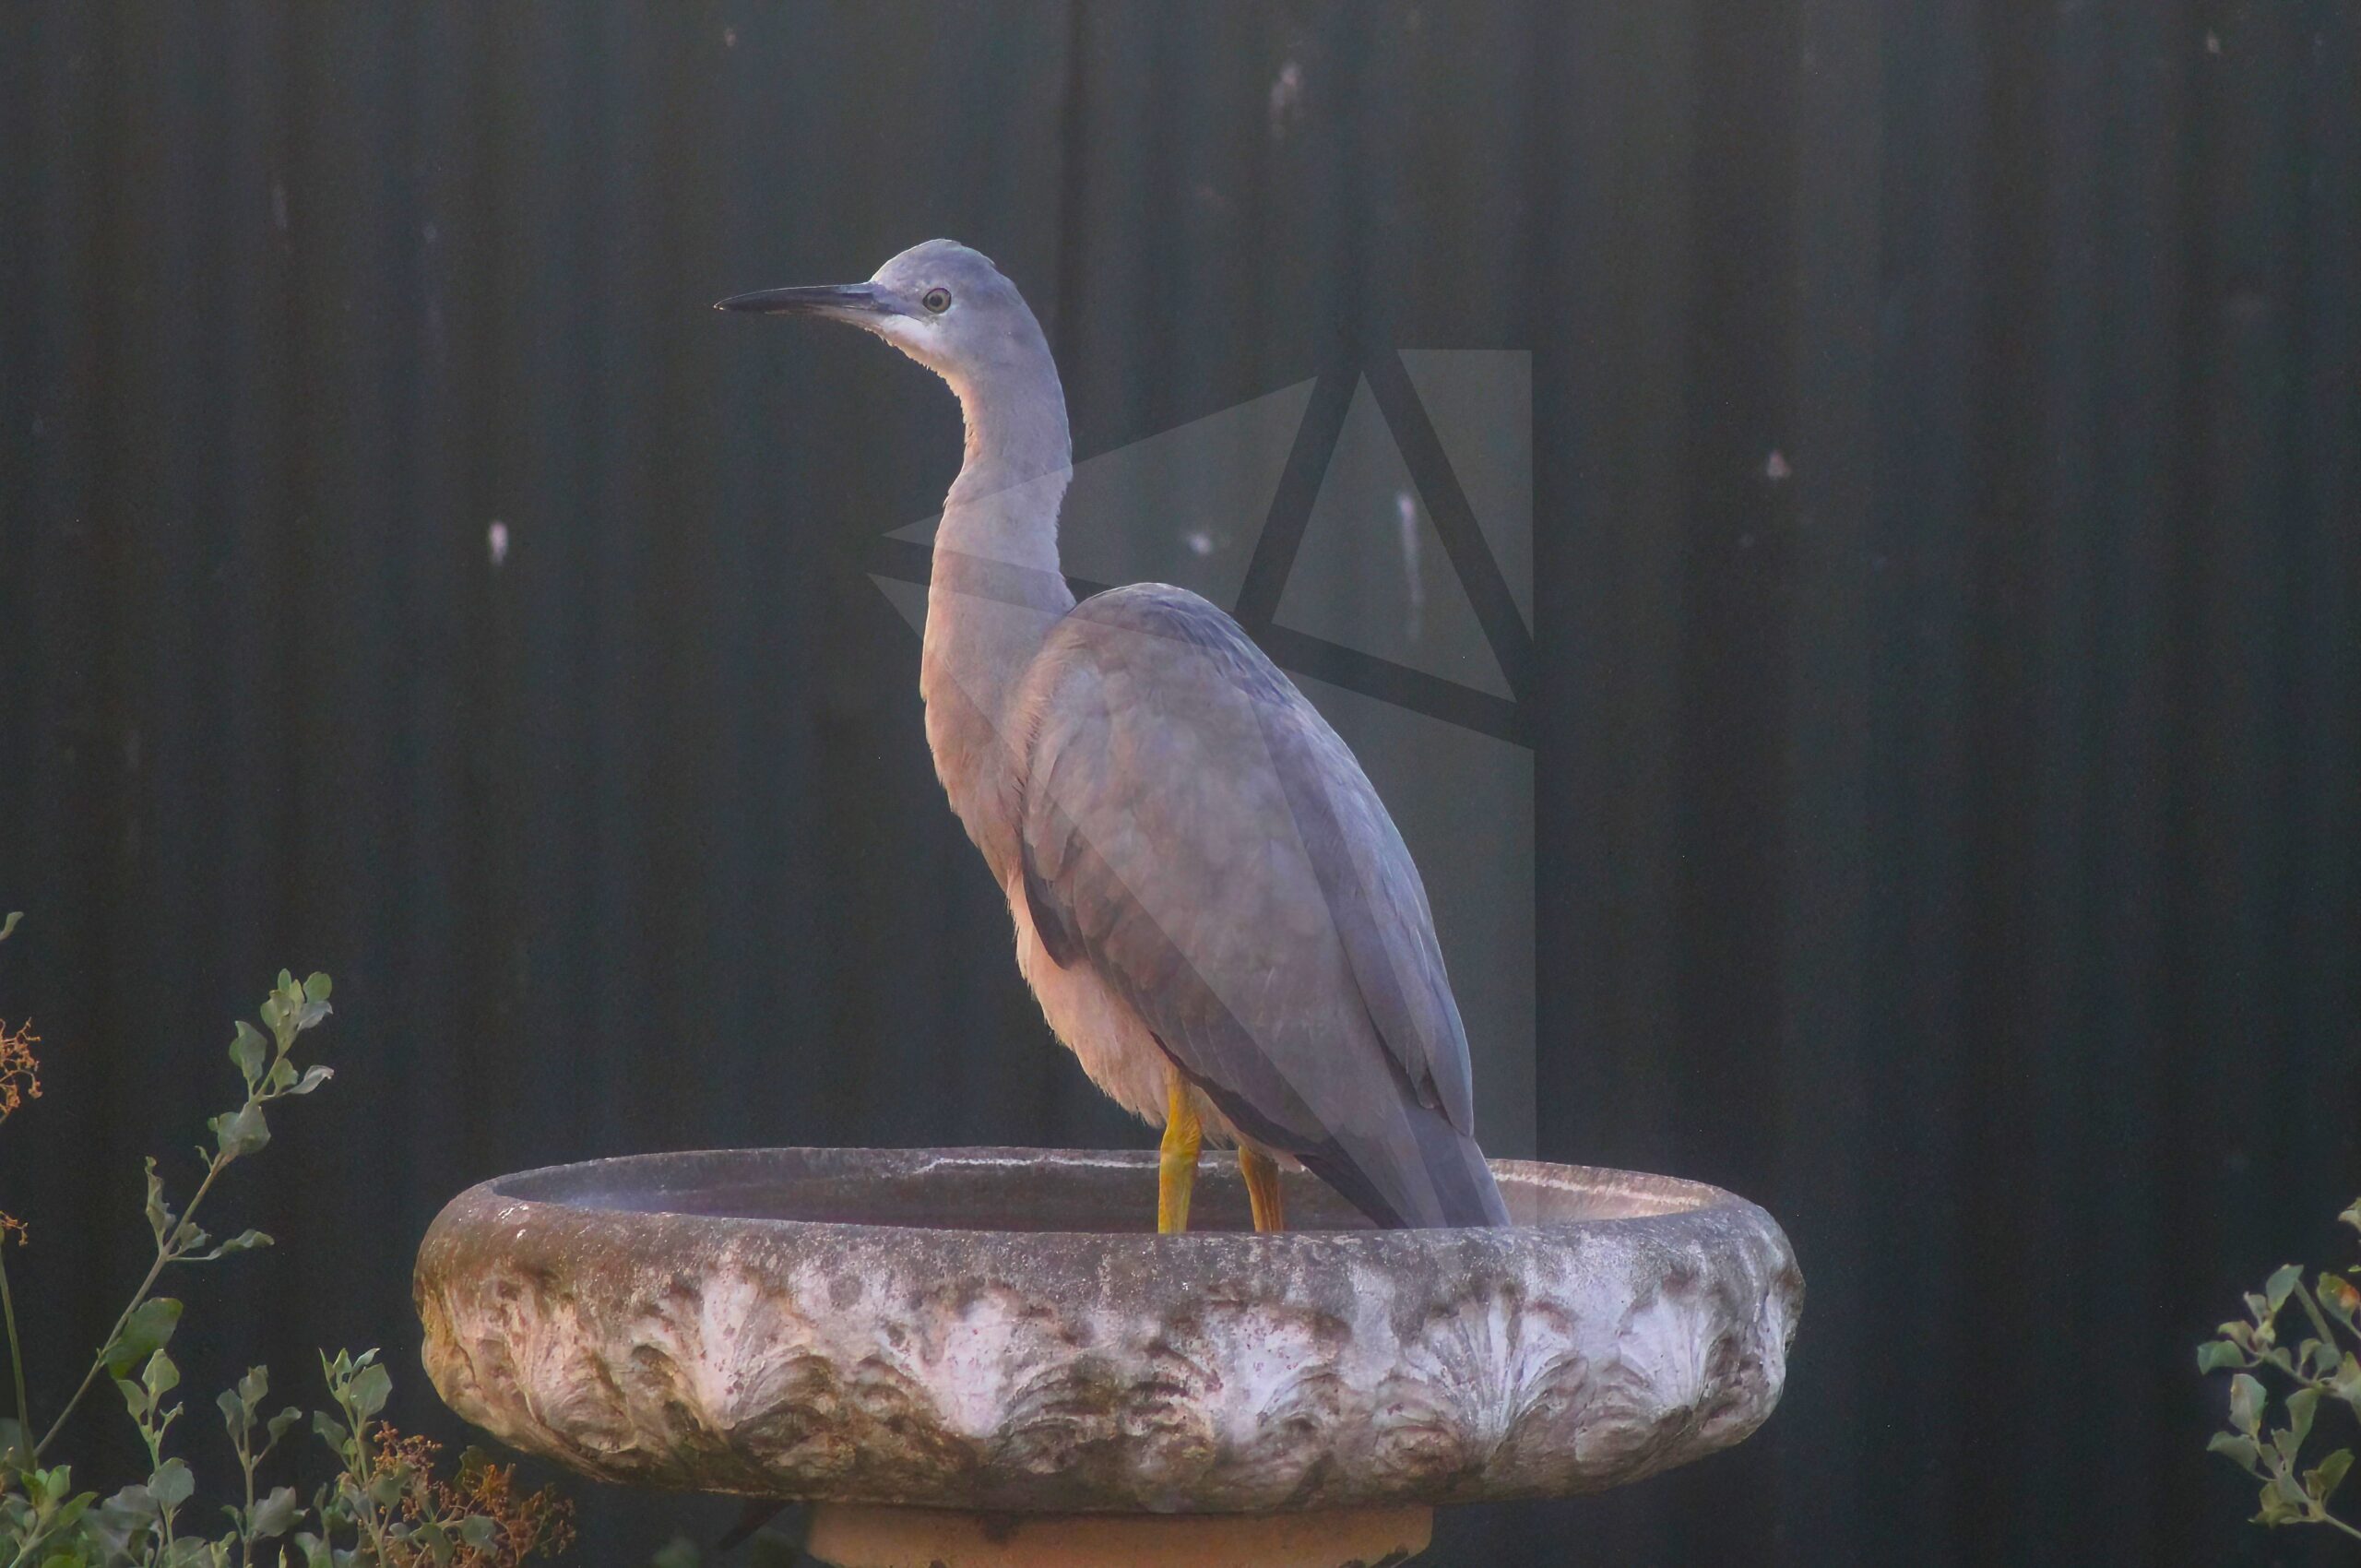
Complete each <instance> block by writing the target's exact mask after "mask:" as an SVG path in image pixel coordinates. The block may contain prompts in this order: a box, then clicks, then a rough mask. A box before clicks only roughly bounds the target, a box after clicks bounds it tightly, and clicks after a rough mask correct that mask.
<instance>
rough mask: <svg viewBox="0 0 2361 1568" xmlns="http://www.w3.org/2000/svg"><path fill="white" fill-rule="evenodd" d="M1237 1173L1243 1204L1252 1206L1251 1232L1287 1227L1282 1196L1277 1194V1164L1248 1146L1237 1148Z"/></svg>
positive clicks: (1251, 1146) (1285, 1209) (1284, 1197)
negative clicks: (1241, 1183) (1243, 1192)
mask: <svg viewBox="0 0 2361 1568" xmlns="http://www.w3.org/2000/svg"><path fill="white" fill-rule="evenodd" d="M1238 1173H1239V1174H1240V1175H1241V1176H1243V1177H1245V1178H1246V1201H1247V1202H1249V1203H1251V1204H1252V1205H1253V1206H1254V1229H1257V1230H1284V1229H1287V1197H1286V1194H1282V1193H1281V1192H1280V1191H1279V1162H1278V1161H1277V1160H1275V1159H1273V1158H1271V1157H1270V1156H1269V1155H1267V1154H1264V1152H1263V1151H1262V1150H1261V1149H1258V1148H1256V1147H1255V1146H1253V1145H1252V1144H1240V1145H1239V1146H1238Z"/></svg>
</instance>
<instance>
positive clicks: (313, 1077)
mask: <svg viewBox="0 0 2361 1568" xmlns="http://www.w3.org/2000/svg"><path fill="white" fill-rule="evenodd" d="M335 1076H336V1069H335V1068H333V1067H308V1068H305V1069H304V1072H303V1079H302V1081H301V1082H299V1083H297V1084H296V1086H295V1087H293V1088H291V1089H290V1090H288V1091H287V1092H288V1093H290V1094H310V1093H311V1092H312V1091H313V1090H314V1089H315V1088H318V1087H320V1086H321V1085H322V1084H325V1083H326V1082H327V1081H328V1080H329V1079H330V1078H333V1077H335Z"/></svg>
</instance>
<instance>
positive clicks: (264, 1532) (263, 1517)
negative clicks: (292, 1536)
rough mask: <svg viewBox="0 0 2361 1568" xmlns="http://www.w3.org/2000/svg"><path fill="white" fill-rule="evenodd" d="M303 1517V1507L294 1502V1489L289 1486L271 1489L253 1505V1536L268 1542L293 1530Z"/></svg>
mask: <svg viewBox="0 0 2361 1568" xmlns="http://www.w3.org/2000/svg"><path fill="white" fill-rule="evenodd" d="M301 1518H303V1505H302V1504H301V1503H297V1502H296V1501H295V1489H294V1488H293V1487H291V1486H281V1487H273V1488H272V1489H271V1491H270V1495H269V1496H268V1497H266V1498H264V1499H263V1500H262V1501H261V1502H260V1503H255V1516H254V1520H253V1523H252V1526H251V1527H252V1529H253V1532H254V1534H255V1536H257V1537H259V1538H262V1539H264V1540H268V1539H270V1538H273V1537H275V1536H283V1535H285V1534H286V1533H287V1532H288V1531H289V1530H291V1529H292V1528H294V1527H295V1523H296V1521H297V1520H299V1519H301Z"/></svg>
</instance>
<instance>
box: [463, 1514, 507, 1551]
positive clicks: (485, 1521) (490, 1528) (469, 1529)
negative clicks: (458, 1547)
mask: <svg viewBox="0 0 2361 1568" xmlns="http://www.w3.org/2000/svg"><path fill="white" fill-rule="evenodd" d="M499 1538H500V1522H499V1521H498V1520H497V1519H494V1518H493V1517H492V1515H489V1514H470V1515H468V1516H467V1517H466V1518H464V1519H462V1520H460V1521H459V1539H460V1540H462V1541H463V1542H465V1543H466V1544H467V1545H468V1546H469V1548H470V1549H471V1550H476V1551H481V1552H489V1551H491V1550H492V1542H493V1541H495V1540H497V1539H499Z"/></svg>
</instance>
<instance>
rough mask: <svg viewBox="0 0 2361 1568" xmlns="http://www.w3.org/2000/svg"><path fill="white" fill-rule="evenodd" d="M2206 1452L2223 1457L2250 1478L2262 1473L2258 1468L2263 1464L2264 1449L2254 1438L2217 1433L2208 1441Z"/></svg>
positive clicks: (2232, 1433) (2223, 1432)
mask: <svg viewBox="0 0 2361 1568" xmlns="http://www.w3.org/2000/svg"><path fill="white" fill-rule="evenodd" d="M2205 1452H2207V1453H2208V1454H2219V1455H2223V1456H2224V1457H2225V1458H2226V1459H2228V1460H2229V1461H2230V1463H2232V1464H2233V1465H2236V1467H2238V1468H2239V1469H2241V1470H2244V1471H2246V1472H2247V1474H2248V1475H2250V1476H2251V1475H2260V1473H2261V1472H2260V1469H2258V1468H2257V1467H2259V1466H2260V1464H2261V1463H2262V1448H2261V1446H2260V1444H2259V1443H2256V1442H2255V1440H2254V1439H2253V1438H2250V1437H2241V1436H2239V1435H2238V1434H2237V1433H2236V1432H2234V1431H2217V1432H2215V1433H2214V1434H2213V1436H2212V1437H2211V1438H2209V1439H2207V1440H2206V1443H2205Z"/></svg>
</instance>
